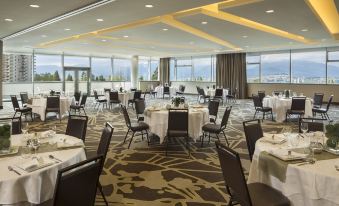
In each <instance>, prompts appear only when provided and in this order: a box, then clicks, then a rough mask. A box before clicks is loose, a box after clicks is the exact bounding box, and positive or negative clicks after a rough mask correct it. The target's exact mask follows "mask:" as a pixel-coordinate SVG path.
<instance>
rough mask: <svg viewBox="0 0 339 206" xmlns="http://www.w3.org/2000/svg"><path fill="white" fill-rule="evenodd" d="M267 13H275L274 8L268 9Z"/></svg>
mask: <svg viewBox="0 0 339 206" xmlns="http://www.w3.org/2000/svg"><path fill="white" fill-rule="evenodd" d="M266 13H268V14H270V13H274V10H273V9H270V10H267V11H266Z"/></svg>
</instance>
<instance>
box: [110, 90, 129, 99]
mask: <svg viewBox="0 0 339 206" xmlns="http://www.w3.org/2000/svg"><path fill="white" fill-rule="evenodd" d="M134 95H135V93H134ZM109 99H110V100H119V92H118V91H114V92H109Z"/></svg>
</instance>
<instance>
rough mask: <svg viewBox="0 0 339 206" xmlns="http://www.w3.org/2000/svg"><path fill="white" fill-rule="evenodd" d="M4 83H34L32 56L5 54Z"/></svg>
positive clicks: (3, 63)
mask: <svg viewBox="0 0 339 206" xmlns="http://www.w3.org/2000/svg"><path fill="white" fill-rule="evenodd" d="M2 61H3V62H2V65H3V71H2V72H3V75H2V81H3V82H30V81H32V55H19V54H4V55H3V59H2Z"/></svg>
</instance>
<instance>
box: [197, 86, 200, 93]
mask: <svg viewBox="0 0 339 206" xmlns="http://www.w3.org/2000/svg"><path fill="white" fill-rule="evenodd" d="M196 87H197V92H198V94H199V95H200V87H198V86H196Z"/></svg>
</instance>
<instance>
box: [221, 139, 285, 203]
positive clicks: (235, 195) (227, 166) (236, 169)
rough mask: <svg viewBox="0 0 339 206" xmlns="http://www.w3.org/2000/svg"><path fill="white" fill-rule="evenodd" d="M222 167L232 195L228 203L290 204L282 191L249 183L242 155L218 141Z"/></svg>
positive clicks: (264, 185)
mask: <svg viewBox="0 0 339 206" xmlns="http://www.w3.org/2000/svg"><path fill="white" fill-rule="evenodd" d="M215 144H216V149H217V153H218V157H219V162H220V167H221V171H222V174H223V178H224V181H225V186H226V191H227V193H228V194H229V196H230V200H229V203H228V205H238V204H240V205H242V206H264V205H267V206H268V205H269V206H290V205H291V203H290V201H289V200H288V198H287V197H285V196H284V195H283V194H282V193H281V192H280V191H278V190H276V189H274V188H272V187H270V186H268V185H266V184H263V183H251V184H247V183H246V179H245V175H244V171H243V167H242V165H241V161H240V157H239V154H238V153H237V152H235V151H234V150H232V149H231V148H229V147H227V146H225V145H222V144H221V143H220V142H216V143H215Z"/></svg>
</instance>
